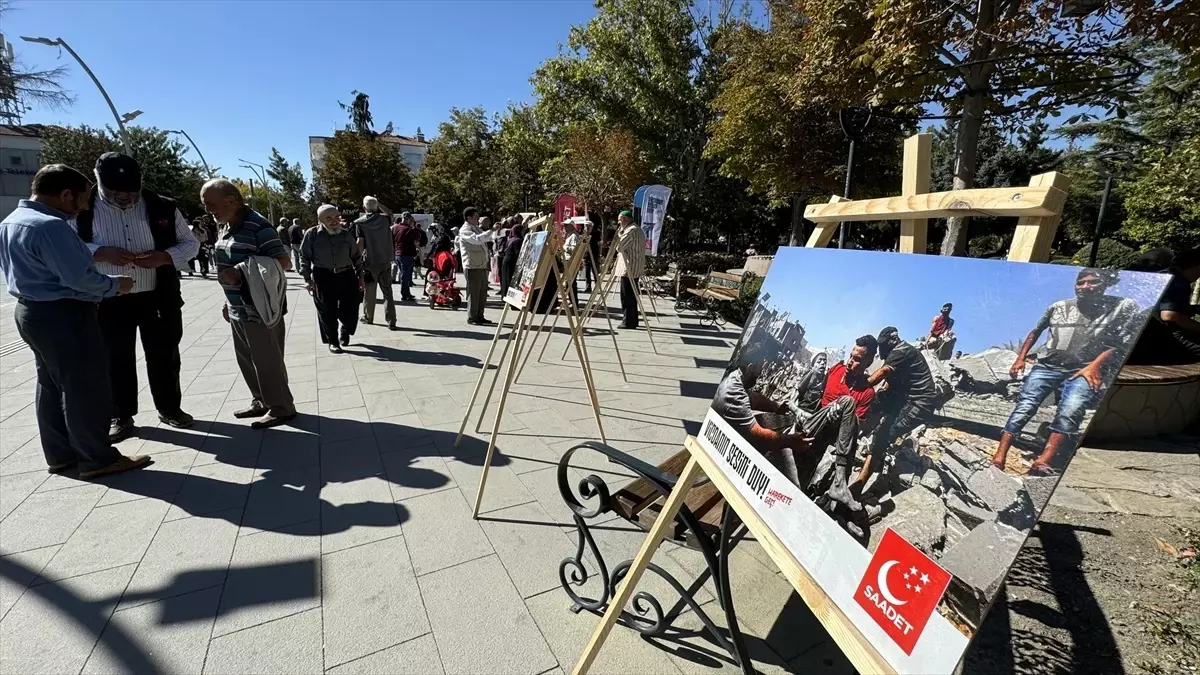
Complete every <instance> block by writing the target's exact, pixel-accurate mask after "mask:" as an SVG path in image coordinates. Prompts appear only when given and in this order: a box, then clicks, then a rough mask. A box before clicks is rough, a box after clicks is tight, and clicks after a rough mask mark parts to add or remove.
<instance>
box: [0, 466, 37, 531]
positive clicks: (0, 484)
mask: <svg viewBox="0 0 1200 675" xmlns="http://www.w3.org/2000/svg"><path fill="white" fill-rule="evenodd" d="M48 477H49V474H47V473H46V472H45V471H38V470H34V471H29V472H26V473H16V474H10V475H8V476H0V520H3V519H4V518H5V517H6V516H8V514H10V513H12V512H13V509H15V508H17V506H18V505H19V504H20V503H21V502H23V501H25V498H26V497H28V496H29V495H31V494H33V493H34V491H35V490H37V489H38V487H40V486H41V484H42V483H45V482H46V479H47V478H48Z"/></svg>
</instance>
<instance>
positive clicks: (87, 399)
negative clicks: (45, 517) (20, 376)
mask: <svg viewBox="0 0 1200 675" xmlns="http://www.w3.org/2000/svg"><path fill="white" fill-rule="evenodd" d="M91 189H92V186H91V183H90V182H89V181H88V179H87V177H86V176H84V175H83V174H81V173H79V172H78V171H76V170H75V169H72V168H70V167H68V166H65V165H63V164H50V165H48V166H44V167H42V168H41V169H40V170H38V172H37V174H36V175H34V177H33V196H32V197H31V198H30V199H22V200H21V202H20V203H19V204H18V205H17V208H16V210H15V211H13V212H12V213H11V214H9V216H8V217H7V218H5V219H4V221H3V222H2V223H0V273H2V274H4V278H5V281H6V282H7V284H8V292H9V294H10V295H12V296H14V297H16V298H17V306H16V308H15V309H14V311H13V315H14V318H15V319H16V324H17V333H18V334H19V335H20V336H21V339H22V340H24V341H25V343H26V344H28V345H29V348H30V350H32V351H33V359H34V363H35V365H36V369H37V394H36V396H37V402H36V404H35V406H36V411H37V424H38V434H39V437H40V439H41V444H42V452H43V454H45V456H46V464H47V467H48V470H49V472H50V473H62V472H64V471H67V470H69V469H71V468H73V467H78V468H79V477H80V478H83V479H89V478H96V477H99V476H104V475H108V474H113V473H118V472H121V471H128V470H130V469H137V468H141V467H143V466H146V465H147V464H149V463H150V458H149V457H146V456H138V457H125V456H123V455H122V454H121V453H119V452H117V449H116V448H114V447H112V445H111V444H110V443H109V441H108V424H109V415H110V414H111V411H112V385H111V384H110V382H109V369H108V356H107V354H106V352H105V351H104V350H103V349H100V348H98V347H99V345H100V344H101V343H102V342H103V340H104V337H103V335H102V333H101V332H100V322H99V320H98V318H97V310H96V305H97V303H99V302H100V301H102V300H104V299H106V298H111V297H114V296H116V295H118V294H125V293H129V292H130V291H131V290H133V288H134V279H133V278H132V277H128V276H124V277H117V278H113V277H109V276H105V275H103V274H101V273H100V272H98V271H97V270H96V266H95V264H94V263H93V262H92V254H91V252H89V251H88V249H87V248H86V247H85V246H84V245H83V243H82V242H81V241H80V240H79V237H77V236H75V232H73V231H72V230H71V226H70V224H69V223H68V222H67V220H68V219H69V218H74V217H76V216H77V215H78V214H79V212H80V210H81V209H84V208H86V207H87V203H88V193H90V192H91Z"/></svg>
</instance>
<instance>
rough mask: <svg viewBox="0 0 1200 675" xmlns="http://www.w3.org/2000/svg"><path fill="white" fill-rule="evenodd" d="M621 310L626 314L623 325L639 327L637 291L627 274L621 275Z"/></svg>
mask: <svg viewBox="0 0 1200 675" xmlns="http://www.w3.org/2000/svg"><path fill="white" fill-rule="evenodd" d="M621 311H622V312H623V313H624V315H625V320H624V321H622V322H621V325H622V326H625V327H626V328H637V327H638V302H637V291H635V290H634V288H633V281H632V280H630V278H629V277H627V276H622V277H621Z"/></svg>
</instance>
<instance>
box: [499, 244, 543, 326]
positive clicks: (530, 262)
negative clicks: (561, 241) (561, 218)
mask: <svg viewBox="0 0 1200 675" xmlns="http://www.w3.org/2000/svg"><path fill="white" fill-rule="evenodd" d="M549 235H550V233H549V232H546V231H542V232H531V233H529V234H528V235H526V236H525V241H523V242H521V252H520V254H518V256H517V272H516V276H515V277H513V281H512V286H511V287H510V288H509V289H508V294H507V295H506V296H505V298H504V299H505V301H507V302H508V303H509V304H511V305H513V306H514V307H517V308H519V309H521V308H524V307H525V306H526V303H527V302H529V297H530V296H531V295H532V294H533V291H535V290H537V289H538V288H541V287H542V285H544V284H545V283H546V270H545V269H544V267H545V266H544V265H542V253H543V252H544V251H545V249H546V242H547V241H548V239H549Z"/></svg>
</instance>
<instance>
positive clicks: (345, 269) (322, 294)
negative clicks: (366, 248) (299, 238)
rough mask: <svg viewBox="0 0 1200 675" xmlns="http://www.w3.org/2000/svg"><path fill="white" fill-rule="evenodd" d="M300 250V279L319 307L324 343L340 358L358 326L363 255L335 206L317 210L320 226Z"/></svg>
mask: <svg viewBox="0 0 1200 675" xmlns="http://www.w3.org/2000/svg"><path fill="white" fill-rule="evenodd" d="M300 250H301V255H300V258H301V261H302V262H301V264H300V276H302V277H304V287H305V288H306V289H307V290H308V292H309V293H311V294H312V296H313V304H315V305H316V307H317V324H318V326H319V327H320V329H321V342H324V343H325V344H327V345H329V351H330V352H333V353H334V354H341V353H342V347H343V346H346V345H349V344H350V336H351V335H354V329H355V328H356V327H357V325H358V301H359V294H360V293H361V292H362V252H361V251H360V250H359V248H358V242H356V241H355V240H354V235H353V234H351V233H350V232H349V231H348V230H346V228H345V227H343V226H342V224H341V223H340V222H338V210H337V207H336V206H333V205H332V204H323V205H321V208H319V209H317V226H316V227H314V228H312V229H311V230H309V231H308V233H307V234H305V235H304V243H303V244H301V246H300ZM339 323H340V324H341V327H340V328H339V327H338V324H339Z"/></svg>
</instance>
